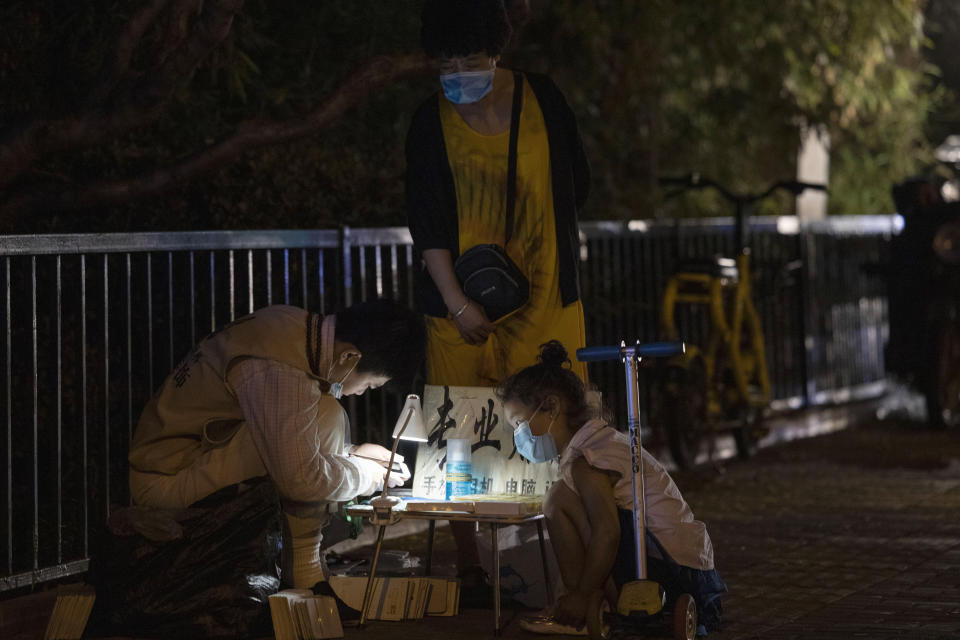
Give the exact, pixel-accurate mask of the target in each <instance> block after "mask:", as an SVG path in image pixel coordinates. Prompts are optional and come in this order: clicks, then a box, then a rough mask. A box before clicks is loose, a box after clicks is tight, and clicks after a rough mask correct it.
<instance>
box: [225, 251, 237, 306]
mask: <svg viewBox="0 0 960 640" xmlns="http://www.w3.org/2000/svg"><path fill="white" fill-rule="evenodd" d="M227 270H228V273H229V276H228V277H229V282H228V286H229V287H230V322H233V321H234V320H236V319H237V307H236V288H237V283H236V280H235V275H234V264H233V249H230V251H228V252H227Z"/></svg>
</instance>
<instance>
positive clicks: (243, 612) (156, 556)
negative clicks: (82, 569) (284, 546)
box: [89, 480, 283, 638]
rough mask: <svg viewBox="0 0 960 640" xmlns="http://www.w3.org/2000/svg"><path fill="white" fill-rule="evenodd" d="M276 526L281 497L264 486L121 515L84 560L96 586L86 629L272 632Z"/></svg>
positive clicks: (147, 633)
mask: <svg viewBox="0 0 960 640" xmlns="http://www.w3.org/2000/svg"><path fill="white" fill-rule="evenodd" d="M246 487H250V484H249V483H247V484H245V485H243V488H246ZM164 520H166V522H164ZM282 523H283V521H282V512H281V508H280V498H279V495H278V494H277V491H276V489H275V487H274V486H273V484H272V483H271V482H269V481H266V480H263V481H260V482H258V483H257V484H255V485H254V486H252V487H250V488H248V489H247V490H245V491H244V490H241V486H239V485H234V486H232V487H226V488H225V489H222V490H221V491H218V492H217V493H215V494H213V495H211V496H209V497H207V498H205V499H204V500H202V501H200V502H198V503H196V504H194V505H192V506H191V508H190V509H180V510H166V509H152V510H151V509H146V510H145V509H144V508H142V507H129V508H126V509H119V510H118V511H117V512H116V513H115V514H113V515H112V516H111V523H110V524H111V525H112V526H111V527H109V528H108V530H107V531H105V532H104V534H103V535H102V536H101V538H100V540H99V541H98V542H99V544H98V545H97V546H98V548H97V549H96V550H95V551H94V553H93V554H92V557H91V561H90V575H89V581H90V582H91V583H92V584H94V585H95V586H96V588H97V600H96V606H95V608H94V612H93V615H92V618H91V624H90V630H91V631H92V632H93V633H94V634H103V635H129V636H135V637H164V638H255V637H263V636H269V635H271V634H272V632H273V631H272V624H271V619H270V610H269V604H268V597H269V596H270V594H273V593H276V592H277V590H278V589H279V588H280V547H281V536H282V531H283V529H282ZM155 532H161V533H162V535H159V536H157V535H154V533H155ZM144 533H147V535H150V536H151V537H153V538H165V539H164V540H160V541H155V540H151V539H150V538H148V537H146V536H145V535H143V534H144Z"/></svg>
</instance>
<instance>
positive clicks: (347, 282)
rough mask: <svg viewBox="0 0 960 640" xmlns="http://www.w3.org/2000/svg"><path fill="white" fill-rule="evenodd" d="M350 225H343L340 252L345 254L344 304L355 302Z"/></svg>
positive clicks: (346, 305) (348, 304)
mask: <svg viewBox="0 0 960 640" xmlns="http://www.w3.org/2000/svg"><path fill="white" fill-rule="evenodd" d="M351 233H352V230H351V229H350V227H343V229H341V236H340V253H341V254H342V255H343V306H345V307H349V306H351V305H352V304H353V245H352V239H351Z"/></svg>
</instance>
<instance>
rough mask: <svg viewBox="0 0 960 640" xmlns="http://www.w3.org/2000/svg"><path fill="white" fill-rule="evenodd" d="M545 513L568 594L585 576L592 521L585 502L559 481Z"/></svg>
mask: <svg viewBox="0 0 960 640" xmlns="http://www.w3.org/2000/svg"><path fill="white" fill-rule="evenodd" d="M543 513H544V515H545V516H546V519H547V531H548V532H549V533H550V543H551V544H552V545H553V551H554V554H555V555H556V557H557V564H558V565H559V566H560V577H561V579H562V580H563V585H564V587H566V589H567V591H575V590H576V589H577V587H578V586H579V584H580V578H581V576H582V575H583V562H584V559H585V558H586V555H587V544H588V543H589V542H590V522H589V520H587V514H586V511H585V510H584V508H583V502H581V501H580V496H578V495H577V494H575V493H574V492H573V491H571V490H570V488H569V487H567V485H566V484H564V483H563V482H557V483H555V484H554V485H553V486H552V487H551V488H550V491H549V492H547V495H546V497H545V499H544V501H543Z"/></svg>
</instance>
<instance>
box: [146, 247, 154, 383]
mask: <svg viewBox="0 0 960 640" xmlns="http://www.w3.org/2000/svg"><path fill="white" fill-rule="evenodd" d="M147 380H148V381H149V382H150V390H151V391H152V390H153V254H151V253H148V254H147Z"/></svg>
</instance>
